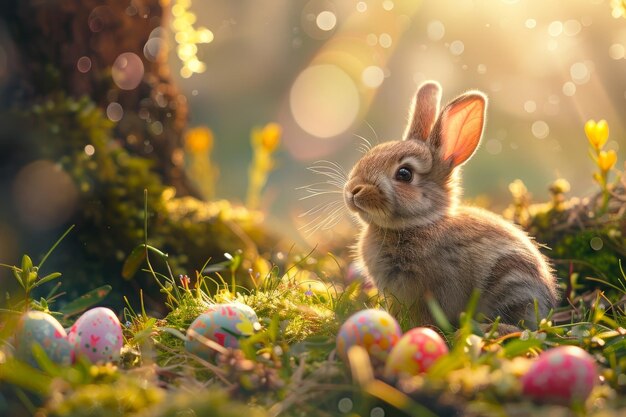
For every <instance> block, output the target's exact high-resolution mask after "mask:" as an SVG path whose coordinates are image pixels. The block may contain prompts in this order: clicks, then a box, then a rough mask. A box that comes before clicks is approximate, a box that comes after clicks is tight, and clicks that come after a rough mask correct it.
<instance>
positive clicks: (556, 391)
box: [522, 346, 598, 404]
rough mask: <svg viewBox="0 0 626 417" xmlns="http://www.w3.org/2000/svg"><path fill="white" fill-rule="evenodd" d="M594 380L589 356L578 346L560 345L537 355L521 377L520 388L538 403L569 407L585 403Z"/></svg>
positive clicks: (596, 374)
mask: <svg viewBox="0 0 626 417" xmlns="http://www.w3.org/2000/svg"><path fill="white" fill-rule="evenodd" d="M597 379H598V373H597V370H596V364H595V361H594V359H593V358H592V357H591V355H589V354H588V353H587V352H585V351H584V350H583V349H581V348H579V347H577V346H559V347H556V348H554V349H550V350H547V351H545V352H543V353H542V354H541V355H539V357H538V358H537V360H536V361H535V362H534V363H533V364H532V365H531V366H530V368H529V369H528V372H526V374H524V376H523V377H522V388H523V392H524V394H525V395H527V396H529V397H531V398H533V399H535V400H537V401H542V402H554V403H559V404H569V403H571V402H573V401H581V402H582V401H585V399H586V398H587V397H588V396H589V394H590V393H591V390H592V389H593V387H594V385H595V383H596V381H597Z"/></svg>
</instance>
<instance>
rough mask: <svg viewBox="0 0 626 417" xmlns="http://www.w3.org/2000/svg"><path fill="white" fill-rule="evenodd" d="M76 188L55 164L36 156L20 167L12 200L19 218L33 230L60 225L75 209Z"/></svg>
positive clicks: (14, 183) (76, 199) (47, 228)
mask: <svg viewBox="0 0 626 417" xmlns="http://www.w3.org/2000/svg"><path fill="white" fill-rule="evenodd" d="M77 201H78V190H77V189H76V186H75V184H74V182H73V181H72V178H71V177H70V176H69V174H67V173H66V172H65V171H64V170H63V169H62V168H61V167H60V166H58V165H57V164H55V163H53V162H51V161H47V160H39V161H35V162H33V163H30V164H28V165H26V166H25V167H24V168H22V169H21V170H20V172H19V173H18V175H17V176H16V177H15V180H14V182H13V202H14V204H15V208H16V212H17V213H18V216H19V218H20V220H21V221H22V222H23V223H24V224H25V225H26V226H27V227H29V228H31V229H34V230H49V229H52V228H55V227H58V226H60V225H62V224H63V223H64V222H66V221H67V220H68V219H69V218H70V217H71V215H72V214H73V213H74V210H75V208H76V203H77Z"/></svg>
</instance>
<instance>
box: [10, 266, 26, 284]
mask: <svg viewBox="0 0 626 417" xmlns="http://www.w3.org/2000/svg"><path fill="white" fill-rule="evenodd" d="M12 271H13V276H15V279H16V280H17V282H19V284H20V286H21V287H22V288H24V289H26V286H25V285H24V280H22V271H20V270H19V269H18V268H17V267H13V269H12Z"/></svg>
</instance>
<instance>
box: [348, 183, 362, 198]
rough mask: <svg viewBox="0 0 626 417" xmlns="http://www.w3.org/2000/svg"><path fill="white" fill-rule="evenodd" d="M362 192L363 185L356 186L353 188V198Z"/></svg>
mask: <svg viewBox="0 0 626 417" xmlns="http://www.w3.org/2000/svg"><path fill="white" fill-rule="evenodd" d="M361 191H363V186H362V185H355V186H354V187H352V190H351V191H350V192H351V193H352V195H353V196H356V195H357V194H359V193H360V192H361Z"/></svg>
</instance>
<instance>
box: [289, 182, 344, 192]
mask: <svg viewBox="0 0 626 417" xmlns="http://www.w3.org/2000/svg"><path fill="white" fill-rule="evenodd" d="M324 185H332V186H333V187H336V188H339V189H340V190H342V189H343V186H344V185H345V184H344V183H342V182H337V181H322V182H316V183H313V184H309V185H304V186H302V187H297V188H296V190H314V189H318V188H316V187H319V186H324ZM318 190H319V191H324V190H326V188H319V189H318Z"/></svg>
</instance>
